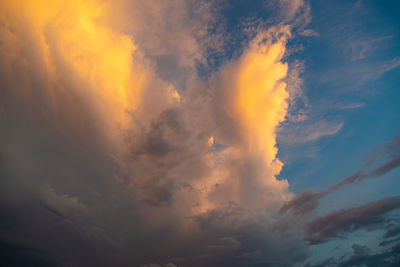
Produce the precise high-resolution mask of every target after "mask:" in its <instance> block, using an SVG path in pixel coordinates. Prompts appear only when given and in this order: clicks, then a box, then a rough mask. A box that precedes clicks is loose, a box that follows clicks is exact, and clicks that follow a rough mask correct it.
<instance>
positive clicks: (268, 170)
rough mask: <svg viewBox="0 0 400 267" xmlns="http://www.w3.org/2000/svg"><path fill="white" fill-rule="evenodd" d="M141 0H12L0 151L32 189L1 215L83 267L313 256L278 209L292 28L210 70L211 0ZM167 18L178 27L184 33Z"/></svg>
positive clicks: (5, 24)
mask: <svg viewBox="0 0 400 267" xmlns="http://www.w3.org/2000/svg"><path fill="white" fill-rule="evenodd" d="M138 3H139V2H133V3H128V2H124V1H123V2H120V3H118V4H115V5H112V4H110V3H106V2H103V1H58V2H47V1H23V5H22V8H21V5H20V4H17V3H14V2H11V1H9V2H5V3H4V5H3V4H2V10H1V11H0V14H1V22H2V25H1V30H0V36H1V39H2V43H1V46H2V49H1V51H0V59H1V62H2V63H4V64H2V66H1V67H0V78H1V81H2V84H3V85H4V87H3V88H2V91H1V92H0V94H1V100H0V103H1V107H2V115H1V122H0V123H1V127H2V129H5V131H3V132H2V133H1V137H2V139H1V140H2V141H1V143H0V145H1V147H0V148H1V150H2V151H1V152H2V156H3V155H4V157H5V158H6V161H7V162H8V161H9V162H12V163H10V164H8V163H7V166H8V167H7V172H5V173H6V174H7V177H8V178H7V180H5V181H3V182H4V183H5V187H3V188H7V187H9V188H11V187H12V188H18V190H19V191H18V190H16V192H20V194H21V195H24V197H21V199H23V200H21V203H22V204H19V208H18V209H9V208H8V206H7V205H6V204H4V205H3V206H2V207H1V208H2V209H1V212H2V213H3V214H5V215H7V216H13V217H14V218H16V219H15V220H16V221H17V223H16V224H15V225H16V226H15V227H16V228H18V227H19V228H21V229H24V230H25V231H26V232H27V236H30V237H32V238H33V239H37V243H38V245H37V246H38V248H40V249H41V250H43V251H48V253H49V254H51V255H52V258H57V259H64V258H63V257H64V256H65V258H67V260H66V262H68V261H76V262H77V263H76V264H77V265H82V266H84V265H86V266H87V265H91V264H92V265H93V264H95V265H97V266H101V265H102V264H103V265H107V264H108V265H109V264H110V262H117V263H118V264H117V265H119V266H128V265H131V264H149V263H152V262H156V263H165V264H168V263H171V264H177V265H179V263H180V262H184V263H185V265H187V266H188V265H189V266H190V265H191V266H204V265H208V266H211V265H212V264H216V263H221V264H226V265H232V264H249V263H251V262H258V263H260V262H261V263H265V264H271V265H276V266H281V265H282V264H284V265H285V264H286V265H287V264H290V263H291V262H294V261H298V260H301V259H303V258H304V257H306V255H307V251H306V248H305V246H304V244H305V243H304V241H303V240H302V239H301V233H300V231H297V230H294V229H291V228H290V227H289V225H290V223H291V222H290V218H289V217H288V218H287V222H285V223H281V222H279V219H278V218H280V217H279V216H280V215H279V212H278V211H279V207H280V206H282V204H283V203H284V201H287V200H288V199H289V198H290V196H291V193H290V192H289V190H288V186H289V185H288V182H287V181H286V180H278V179H277V178H276V175H277V174H279V172H280V171H281V168H282V166H283V163H282V162H281V161H280V160H279V159H278V158H277V146H276V135H277V134H276V128H277V127H278V126H279V124H280V123H281V122H283V121H284V120H285V117H286V115H287V113H288V108H289V103H288V101H289V99H291V98H290V94H289V91H288V90H287V84H286V82H285V81H284V79H285V78H286V77H287V76H288V73H289V72H290V70H289V64H288V63H287V62H285V55H286V53H287V50H286V47H287V41H288V39H290V38H291V35H292V34H293V33H292V32H291V27H290V26H288V25H286V26H285V25H282V24H279V25H278V26H272V27H269V28H266V29H258V30H257V34H255V37H254V38H253V39H252V40H249V42H248V44H246V45H244V48H243V51H242V53H240V54H239V55H237V56H235V57H234V58H233V59H230V60H229V61H227V62H226V64H223V65H222V66H221V67H220V68H219V69H216V70H212V74H211V75H210V78H209V79H208V78H207V79H205V78H204V77H200V76H199V75H198V74H197V73H196V69H195V66H196V63H197V62H203V63H204V61H205V60H204V58H205V55H206V53H207V49H220V47H219V46H220V45H221V44H222V43H223V41H221V39H219V38H222V37H221V36H220V35H218V34H214V33H213V34H211V33H208V31H209V29H210V28H212V27H213V26H210V24H209V23H210V22H209V20H207V19H204V18H202V17H201V16H199V15H198V14H200V13H201V12H200V11H199V10H202V12H203V11H204V12H205V13H204V14H205V15H207V16H208V15H210V14H211V15H213V12H215V10H214V9H213V8H212V6H211V4H209V3H207V2H204V3H203V2H201V3H203V4H193V3H188V2H185V1H182V2H179V1H178V2H164V1H161V2H152V3H151V4H150V3H147V4H145V6H144V7H143V6H141V5H139V4H138ZM298 3H299V5H298V6H304V4H303V2H302V1H298ZM300 4H301V5H300ZM124 8H127V10H128V11H129V9H132V8H133V9H134V14H137V17H135V18H134V19H133V20H132V21H130V23H132V24H134V25H129V23H126V22H124V21H122V19H121V18H118V17H117V16H115V14H116V13H117V14H119V13H121V14H123V15H121V17H124V16H127V17H129V15H126V13H125V12H127V10H124ZM298 8H299V7H296V9H295V11H293V10H292V9H290V10H291V11H290V16H291V17H292V16H294V15H295V14H296V13H297V12H299V11H298ZM188 10H189V11H190V12H191V13H193V14H197V17H196V18H197V19H196V22H197V23H198V25H197V24H196V25H192V24H190V22H189V21H190V17H189V16H188V15H187V14H188ZM199 12H200V13H199ZM201 14H203V13H201ZM138 17H139V18H138ZM211 17H213V16H211ZM143 21H145V23H144V22H143ZM181 22H187V24H185V23H181ZM135 23H136V24H135ZM166 25H174V27H176V29H175V30H174V32H173V33H171V34H173V36H174V37H175V39H174V38H170V36H169V35H168V34H165V27H166ZM188 25H189V26H190V25H191V26H190V27H189V26H188ZM195 26H196V27H195ZM178 27H179V28H178ZM210 36H211V37H213V38H214V37H215V38H216V39H212V38H211V37H210ZM211 39H212V40H211ZM171 73H172V74H171ZM171 75H173V76H171ZM297 81H298V80H297ZM210 140H213V141H210ZM22 192H24V193H22ZM25 192H30V193H29V194H25ZM15 194H17V193H15ZM2 197H3V198H4V199H5V200H4V199H3V200H4V201H2V202H3V203H9V202H12V199H14V198H13V195H12V194H11V193H9V192H4V194H3V195H2ZM32 199H34V200H32ZM78 200H79V201H78ZM10 205H11V204H10ZM25 209H29V210H30V212H25ZM48 213H50V214H51V215H49V216H48V217H46V216H38V217H35V219H34V220H33V221H32V222H31V223H29V222H28V221H26V220H25V215H26V214H41V215H43V214H48ZM41 218H47V219H43V221H41ZM71 218H73V219H71ZM42 224H43V225H48V226H49V227H47V230H48V233H47V234H44V233H43V231H44V228H45V227H42ZM58 229H63V231H65V232H68V233H69V235H68V237H65V238H64V241H65V246H67V247H69V246H73V244H74V242H75V241H79V244H80V246H79V247H80V248H83V249H85V250H88V251H92V252H93V251H100V252H101V253H100V254H101V256H99V257H98V258H96V259H82V258H81V255H80V254H79V249H78V248H76V249H73V250H70V251H68V252H65V251H63V250H62V247H60V246H52V245H51V243H52V242H51V239H52V236H54V237H56V238H57V239H63V234H62V232H63V231H58ZM10 232H12V233H14V232H13V231H10ZM16 232H18V229H17V230H16ZM83 233H86V234H83ZM271 233H273V234H271ZM3 234H4V233H3ZM4 236H6V237H4ZM282 236H285V242H279V244H276V243H278V242H276V241H277V240H281V239H282V238H281V237H282ZM2 237H4V238H7V239H8V240H9V241H10V242H13V243H19V244H28V239H29V238H27V239H25V238H23V237H21V238H20V237H18V236H17V235H13V234H9V233H7V234H4V235H3V236H2ZM155 244H157V245H155ZM259 244H263V246H262V248H259ZM287 255H291V256H290V257H288V256H287ZM64 263H65V262H64ZM64 263H63V264H64ZM171 264H170V265H171ZM171 266H173V265H171Z"/></svg>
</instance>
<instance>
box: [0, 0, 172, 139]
mask: <svg viewBox="0 0 400 267" xmlns="http://www.w3.org/2000/svg"><path fill="white" fill-rule="evenodd" d="M109 5H110V3H106V2H103V1H92V0H90V1H81V0H73V1H46V0H40V1H29V0H26V1H7V2H6V3H5V4H4V5H3V7H2V8H3V11H2V19H3V21H4V22H5V23H7V24H8V26H9V27H13V26H14V27H15V28H16V30H15V32H13V33H11V34H9V33H8V34H7V33H5V34H7V35H8V36H4V35H5V34H4V35H3V37H6V38H3V40H4V41H5V42H6V45H7V47H8V48H9V49H13V50H14V53H15V56H18V57H23V56H24V55H23V54H22V52H21V50H22V49H23V46H24V45H25V44H24V43H25V42H27V40H26V39H28V38H31V40H29V42H30V45H31V46H32V47H31V48H29V50H30V53H34V54H37V55H39V56H40V57H41V59H38V60H41V61H42V62H39V63H38V64H43V67H44V69H45V70H44V72H45V73H46V76H47V77H44V79H47V80H48V81H49V84H48V85H47V88H42V89H41V90H46V89H47V90H48V91H47V94H48V95H53V100H51V101H52V102H53V103H52V105H57V104H55V103H54V101H57V100H55V99H54V95H56V94H59V92H54V91H55V90H59V91H60V90H73V92H68V93H69V94H73V95H77V96H79V97H84V98H87V99H86V100H85V102H87V104H88V105H92V106H93V107H92V108H94V109H95V112H97V113H99V114H101V115H100V117H101V123H100V124H101V125H103V126H104V128H105V129H103V131H104V130H106V128H108V129H107V130H110V129H116V128H118V127H120V126H121V125H124V124H126V123H127V121H128V118H127V116H126V114H125V113H126V110H135V109H136V108H137V107H138V105H139V104H140V100H141V95H142V92H143V90H144V88H145V87H146V83H147V80H148V79H149V76H150V75H151V71H150V70H148V69H147V67H146V66H144V65H143V64H141V63H138V62H136V58H134V56H133V55H134V53H135V50H136V46H135V44H134V43H133V40H132V38H131V37H130V36H128V35H126V34H123V33H119V32H118V31H116V30H114V29H112V28H110V27H109V26H108V25H107V23H108V14H107V12H106V11H107V10H108V9H109ZM24 34H26V35H28V36H24ZM18 49H20V50H18ZM11 55H12V53H11ZM8 59H9V60H11V61H12V60H15V58H13V57H12V56H8ZM20 60H23V59H20ZM33 64H35V62H33ZM64 77H67V78H64ZM42 79H43V78H42ZM65 79H67V80H68V83H70V84H71V83H72V86H68V88H65V87H66V86H64V85H61V84H60V82H61V81H63V80H65ZM178 96H179V95H178ZM178 96H177V95H176V94H175V95H174V97H175V98H176V97H178ZM58 101H59V102H60V101H61V102H62V99H61V100H60V99H58ZM59 105H60V103H59ZM61 105H62V104H61ZM67 112H68V111H67ZM70 112H71V113H73V112H74V111H70Z"/></svg>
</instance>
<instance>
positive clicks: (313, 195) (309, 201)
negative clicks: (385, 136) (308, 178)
mask: <svg viewBox="0 0 400 267" xmlns="http://www.w3.org/2000/svg"><path fill="white" fill-rule="evenodd" d="M399 144H400V139H399V136H394V137H393V139H392V140H391V141H390V142H387V143H385V144H384V145H383V146H382V147H380V148H375V149H373V151H372V152H371V153H368V154H367V155H366V159H365V164H366V166H365V167H368V166H371V165H372V164H373V163H375V162H376V161H378V160H379V159H380V160H382V159H385V160H389V161H388V162H386V163H382V164H381V165H379V166H378V167H375V168H373V169H372V170H370V171H369V172H367V170H366V169H361V170H359V171H357V172H355V173H353V174H352V175H350V176H349V177H347V178H345V179H343V180H342V181H340V182H338V183H336V184H334V185H331V186H329V188H328V189H326V190H324V191H321V192H315V191H314V190H306V191H303V192H302V193H300V194H299V195H297V196H295V197H294V198H292V199H291V200H290V201H288V202H286V203H285V204H284V205H283V206H282V207H281V212H288V211H292V212H294V213H295V214H306V213H308V212H311V211H313V210H315V209H316V208H317V207H318V205H319V202H320V200H321V199H322V198H324V197H326V196H327V195H329V194H332V193H333V192H335V191H336V190H338V189H340V188H343V187H344V186H347V185H350V184H353V183H356V182H361V181H363V180H365V179H370V178H377V177H380V176H383V175H385V174H386V173H388V172H389V171H391V170H393V169H395V168H397V167H399V166H400V156H399V152H400V146H399Z"/></svg>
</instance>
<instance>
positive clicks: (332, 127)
mask: <svg viewBox="0 0 400 267" xmlns="http://www.w3.org/2000/svg"><path fill="white" fill-rule="evenodd" d="M343 125H344V123H343V122H328V121H324V120H321V121H316V122H309V121H304V122H299V123H297V124H292V125H290V127H285V128H283V130H282V131H281V132H280V133H281V134H280V136H279V141H280V142H281V143H283V144H298V143H305V142H311V141H315V140H318V139H319V138H321V137H324V136H330V135H334V134H336V133H338V132H339V131H340V130H341V129H342V127H343Z"/></svg>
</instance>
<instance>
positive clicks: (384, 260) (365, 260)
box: [304, 244, 400, 267]
mask: <svg viewBox="0 0 400 267" xmlns="http://www.w3.org/2000/svg"><path fill="white" fill-rule="evenodd" d="M399 245H400V244H399ZM399 248H400V247H399V246H394V247H393V248H391V249H389V250H386V251H384V252H381V253H373V252H372V251H371V250H370V249H369V248H368V247H366V246H362V245H358V244H353V245H352V249H353V255H352V256H350V257H348V258H341V259H334V258H329V259H327V260H325V261H323V262H320V263H316V264H306V265H305V266H304V267H322V266H328V267H333V266H339V267H351V266H360V267H361V266H371V267H372V266H383V267H395V266H399V264H400V250H399Z"/></svg>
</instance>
